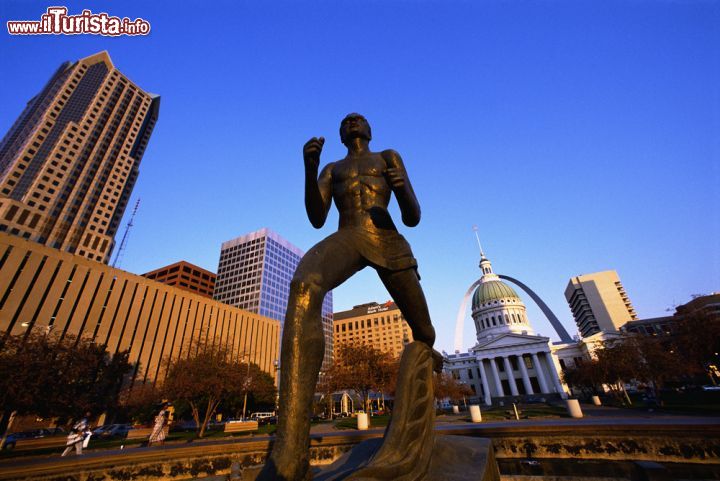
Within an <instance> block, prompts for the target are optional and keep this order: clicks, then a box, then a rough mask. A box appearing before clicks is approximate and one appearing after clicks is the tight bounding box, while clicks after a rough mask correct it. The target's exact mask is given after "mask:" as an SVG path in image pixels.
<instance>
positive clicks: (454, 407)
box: [453, 406, 460, 414]
mask: <svg viewBox="0 0 720 481" xmlns="http://www.w3.org/2000/svg"><path fill="white" fill-rule="evenodd" d="M459 412H460V406H453V414H458V413H459Z"/></svg>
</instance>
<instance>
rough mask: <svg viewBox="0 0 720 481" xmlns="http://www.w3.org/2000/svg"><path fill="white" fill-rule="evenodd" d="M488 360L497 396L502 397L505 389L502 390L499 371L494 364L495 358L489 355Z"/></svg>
mask: <svg viewBox="0 0 720 481" xmlns="http://www.w3.org/2000/svg"><path fill="white" fill-rule="evenodd" d="M488 361H490V367H491V368H492V373H493V378H494V379H495V388H496V389H497V393H498V396H500V397H502V396H504V395H505V391H503V387H502V383H501V382H500V373H499V372H498V368H497V364H495V358H494V357H491V358H490V359H488Z"/></svg>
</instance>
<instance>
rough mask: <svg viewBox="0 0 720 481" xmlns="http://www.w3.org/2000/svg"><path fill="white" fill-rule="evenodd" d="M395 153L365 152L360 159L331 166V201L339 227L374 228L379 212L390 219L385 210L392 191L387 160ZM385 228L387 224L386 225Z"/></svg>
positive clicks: (356, 157)
mask: <svg viewBox="0 0 720 481" xmlns="http://www.w3.org/2000/svg"><path fill="white" fill-rule="evenodd" d="M395 155H397V154H396V153H395V152H394V151H390V150H388V151H384V152H382V153H376V152H368V153H365V154H363V155H360V156H347V157H345V158H344V159H342V160H339V161H337V162H334V163H332V164H330V165H329V166H328V167H326V168H329V170H330V171H331V173H330V175H331V183H332V198H333V200H334V201H335V206H336V207H337V209H338V212H339V214H340V221H339V227H340V228H344V227H364V228H367V229H371V230H374V229H377V228H378V227H383V226H378V225H376V220H377V218H378V213H381V214H382V213H384V214H385V215H381V217H384V218H385V219H390V215H389V214H388V213H387V208H388V205H389V203H390V197H391V195H392V189H391V188H390V185H389V184H388V181H387V178H386V177H385V171H386V170H387V168H388V162H387V161H386V157H393V156H395ZM386 225H387V224H386Z"/></svg>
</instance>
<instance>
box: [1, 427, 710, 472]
mask: <svg viewBox="0 0 720 481" xmlns="http://www.w3.org/2000/svg"><path fill="white" fill-rule="evenodd" d="M588 421H589V420H577V421H574V420H562V421H521V422H517V423H507V422H506V423H488V424H479V425H471V424H462V425H458V426H455V425H452V426H440V427H438V429H437V433H438V434H439V435H464V436H477V437H489V438H491V439H492V440H493V445H494V447H495V450H496V455H497V458H498V459H499V460H501V461H502V460H503V459H506V460H512V459H520V458H528V457H530V458H533V459H540V460H542V459H548V460H550V459H555V460H557V459H562V458H573V459H575V460H577V459H589V460H608V461H648V462H651V461H655V462H661V463H677V462H680V463H690V464H698V465H700V464H708V463H709V464H720V423H718V422H716V423H708V422H707V420H703V419H698V421H696V422H689V423H688V422H685V423H678V422H672V423H668V422H665V423H662V422H660V423H658V422H652V423H649V422H637V423H633V422H622V423H618V422H617V420H605V421H604V422H588ZM382 434H383V431H382V430H372V431H365V432H362V433H360V432H357V431H349V432H341V433H330V434H326V435H321V436H317V435H316V436H313V437H312V440H311V459H312V463H313V464H315V465H321V464H327V463H330V462H332V461H334V460H335V459H336V458H337V457H339V456H340V455H341V454H343V453H344V452H346V451H347V450H349V449H351V448H352V446H353V445H355V444H356V443H358V442H360V441H362V440H365V439H369V438H372V437H380V436H382ZM271 440H272V438H268V437H263V438H259V437H256V438H252V439H250V440H248V439H239V440H238V439H234V440H223V441H212V442H209V441H202V442H195V443H186V444H180V445H177V444H176V445H166V446H162V447H153V448H132V449H125V450H122V451H119V450H115V451H105V452H93V453H88V454H87V455H84V456H82V457H79V458H77V457H67V458H58V457H53V458H35V459H23V460H6V461H3V462H2V463H0V480H3V481H5V480H17V481H20V480H27V481H31V480H32V481H115V480H118V481H160V480H167V481H175V480H178V481H179V480H188V479H194V478H203V477H209V476H218V477H219V478H217V479H222V478H225V479H233V480H239V479H242V471H243V469H244V468H247V467H251V466H257V465H259V464H262V463H263V462H264V460H265V456H266V455H267V452H268V449H269V446H270V443H271Z"/></svg>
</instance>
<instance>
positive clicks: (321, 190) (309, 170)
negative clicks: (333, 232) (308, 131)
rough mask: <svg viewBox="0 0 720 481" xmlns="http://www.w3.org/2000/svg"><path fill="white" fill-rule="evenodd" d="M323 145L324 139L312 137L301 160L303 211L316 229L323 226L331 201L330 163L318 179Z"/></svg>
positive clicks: (304, 148) (304, 149)
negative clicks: (303, 172)
mask: <svg viewBox="0 0 720 481" xmlns="http://www.w3.org/2000/svg"><path fill="white" fill-rule="evenodd" d="M324 143H325V139H324V138H322V137H320V138H315V137H313V138H312V139H310V140H308V141H307V143H306V144H305V147H303V158H304V160H305V211H306V212H307V215H308V219H310V223H311V224H312V225H313V227H315V228H316V229H319V228H320V227H322V226H323V225H324V224H325V220H326V219H327V215H328V211H329V210H330V203H331V201H332V163H330V164H328V165H326V166H325V168H323V170H322V172H321V173H320V177H319V178H318V166H319V165H320V152H321V151H322V146H323V144H324Z"/></svg>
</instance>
